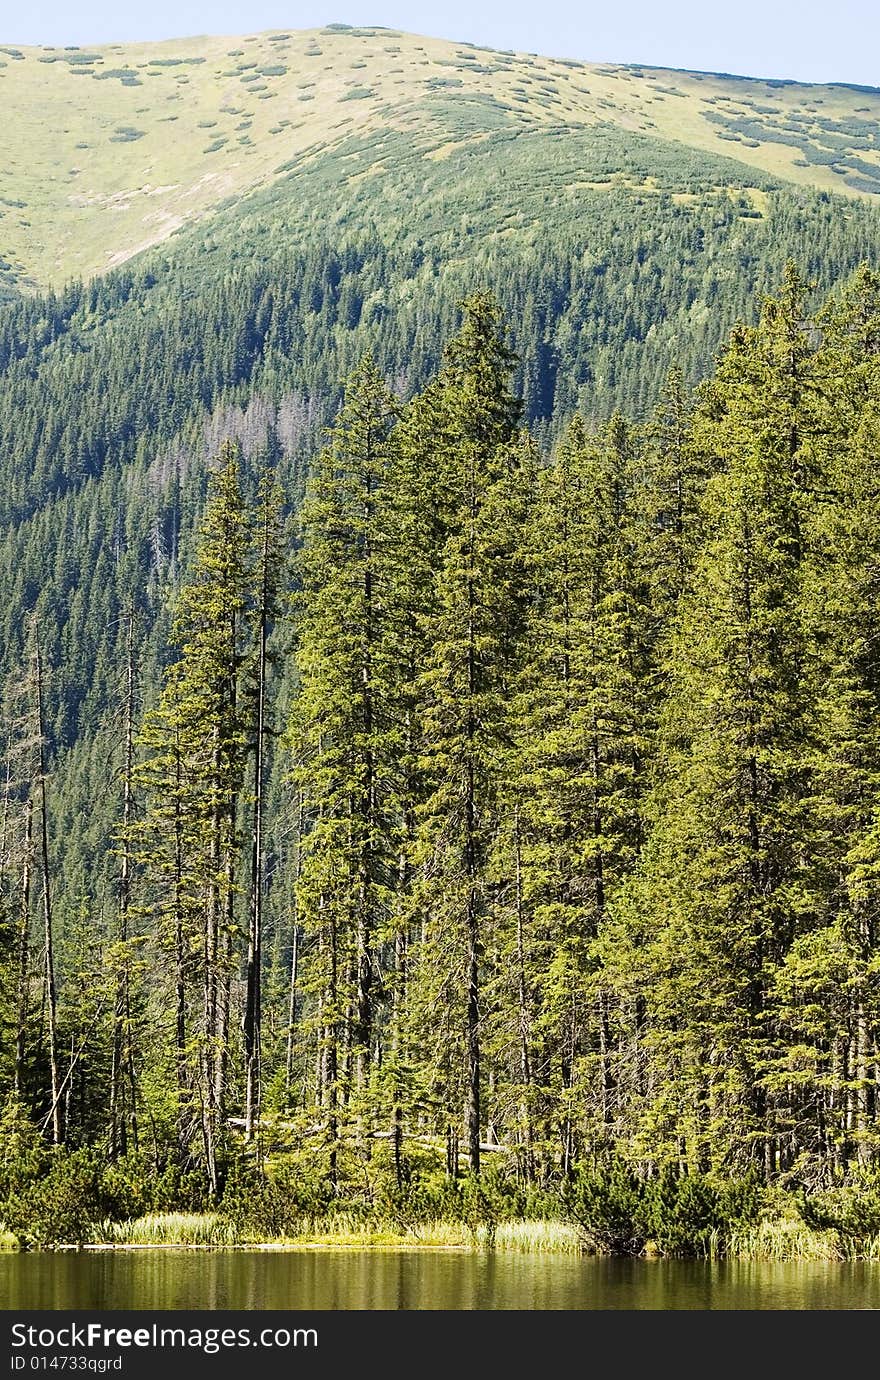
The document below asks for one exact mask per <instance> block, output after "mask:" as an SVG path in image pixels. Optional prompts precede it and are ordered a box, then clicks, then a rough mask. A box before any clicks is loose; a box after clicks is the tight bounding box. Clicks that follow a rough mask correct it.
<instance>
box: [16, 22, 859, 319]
mask: <svg viewBox="0 0 880 1380" xmlns="http://www.w3.org/2000/svg"><path fill="white" fill-rule="evenodd" d="M0 64H2V65H0V110H3V111H4V112H5V113H6V118H5V119H4V120H3V121H2V123H0V169H2V178H3V196H2V199H0V295H2V294H5V293H8V291H9V290H10V288H11V287H12V286H13V285H14V284H17V285H18V286H19V287H21V286H33V285H48V284H58V283H61V282H63V281H64V280H66V279H68V278H69V277H71V276H80V275H82V276H90V275H92V274H95V273H101V272H103V271H105V270H107V269H110V268H113V267H114V266H116V265H118V264H121V263H122V262H124V261H125V260H127V259H129V258H130V257H131V256H132V255H135V254H137V253H138V252H139V251H141V250H143V249H146V248H149V247H150V246H152V245H155V244H158V243H160V242H162V241H163V240H165V239H167V237H168V236H169V235H171V234H172V233H173V232H174V231H175V230H177V229H179V228H180V227H181V226H185V225H187V224H189V223H192V222H194V221H198V220H199V219H201V218H203V217H204V216H206V215H207V214H209V213H211V212H213V211H216V210H217V209H218V208H219V207H222V206H223V205H224V204H228V203H229V201H230V199H231V198H240V197H242V196H243V195H247V194H249V193H253V192H254V191H255V190H256V189H260V188H265V187H266V186H267V185H271V184H272V183H273V182H275V181H276V180H278V179H280V178H283V177H284V176H285V174H286V173H287V172H289V171H290V169H291V167H296V168H297V169H305V168H307V167H308V166H309V165H310V164H312V163H314V162H315V161H318V160H320V161H322V162H324V164H325V165H326V160H327V158H328V156H331V157H335V159H336V160H337V172H338V173H339V174H341V173H342V172H343V170H345V168H346V163H345V160H346V159H347V158H349V156H350V152H351V150H350V141H351V139H352V138H353V137H356V138H357V139H359V140H367V141H369V140H371V139H372V140H375V139H377V138H378V136H379V135H380V134H387V135H390V136H394V135H398V136H402V138H403V139H404V140H405V142H406V145H407V148H408V150H409V153H410V155H411V157H413V158H414V159H418V160H420V161H421V162H422V164H423V165H424V169H425V172H426V175H429V174H430V173H431V172H432V171H434V165H437V164H439V165H440V166H441V167H442V165H443V164H444V163H446V162H448V160H449V159H450V157H453V156H454V155H456V154H459V153H462V152H467V153H468V154H469V155H473V156H477V157H480V156H483V157H485V158H487V159H494V157H495V155H496V154H497V148H496V147H493V145H492V143H491V140H492V136H493V134H497V133H499V132H507V133H509V134H517V133H531V134H540V133H545V132H550V131H558V130H560V129H564V130H566V131H567V132H570V133H571V134H573V135H578V134H579V135H582V136H583V137H584V139H585V142H586V144H587V145H589V141H590V137H591V136H593V135H595V133H596V132H597V131H602V130H605V131H608V130H610V131H616V132H617V133H618V135H624V136H631V135H635V134H639V135H643V136H644V135H649V136H652V137H653V138H655V139H657V140H663V141H670V142H671V143H672V144H673V145H674V146H675V147H676V148H677V149H678V150H679V153H680V154H681V155H684V154H685V153H686V151H687V150H690V151H691V153H693V151H696V152H697V154H699V155H700V156H704V155H707V154H708V155H715V156H720V155H726V156H728V158H730V157H731V156H732V158H733V159H735V160H736V163H737V164H738V165H739V166H738V168H737V169H736V170H735V172H734V173H733V174H732V175H731V174H730V173H728V174H727V177H728V178H729V182H730V183H732V184H734V185H736V186H738V187H743V186H748V185H749V184H752V185H753V186H754V188H755V191H756V208H757V209H758V210H760V190H761V189H762V188H763V187H765V186H766V184H767V182H768V179H769V180H770V181H772V182H775V183H780V182H781V183H793V184H800V185H804V186H811V187H816V188H819V189H824V190H827V191H839V192H842V193H844V194H846V195H848V196H852V197H870V196H873V195H877V194H880V133H878V121H880V91H877V90H864V89H854V88H849V87H844V86H804V85H798V84H795V83H789V82H784V81H779V82H773V81H751V80H745V79H738V78H733V77H723V76H711V75H705V74H700V73H684V72H669V71H664V70H660V69H650V68H634V67H610V66H607V65H597V64H590V63H577V62H572V61H568V60H565V61H562V60H553V59H551V58H544V57H536V56H533V55H528V54H513V53H497V52H492V51H489V50H484V49H480V48H475V47H471V46H469V45H465V44H456V43H453V42H448V41H446V40H439V39H430V38H422V37H417V36H413V35H406V34H400V33H397V32H395V31H392V30H387V29H345V28H342V27H330V28H326V29H322V30H312V31H308V32H292V33H289V34H287V33H268V34H259V35H254V36H251V37H246V38H241V39H230V38H193V39H187V40H181V39H175V40H173V41H169V42H166V43H160V44H142V45H126V46H121V45H115V46H112V47H107V48H96V49H89V50H85V49H66V48H65V49H60V48H42V49H26V48H13V47H9V46H7V47H4V48H0ZM682 146H684V147H682ZM376 152H377V157H376V158H375V159H374V160H373V161H372V163H371V164H370V165H368V166H367V167H366V168H360V169H359V173H360V174H362V175H363V176H365V177H372V178H375V177H379V176H381V175H382V174H391V173H393V172H394V167H395V165H394V164H392V163H391V162H389V161H384V162H383V158H382V150H381V148H378V147H377V150H376ZM622 176H625V174H622V173H621V172H620V170H619V169H614V168H611V169H609V168H607V167H605V168H603V167H601V166H599V167H598V168H597V166H596V165H595V164H594V163H593V162H591V161H590V159H589V158H587V157H585V158H584V159H583V162H582V166H581V167H580V168H579V169H578V170H577V172H576V175H574V176H570V177H569V179H568V181H567V182H566V183H565V184H564V190H565V192H566V194H567V195H572V194H577V191H578V190H579V189H580V190H590V189H600V190H601V189H605V188H610V187H612V186H613V185H614V178H615V177H617V180H618V181H619V180H620V178H621V177H622ZM719 185H723V183H721V184H719ZM641 186H642V189H643V191H644V192H645V194H647V195H650V194H651V192H652V190H654V184H653V180H652V173H651V172H650V171H649V172H647V173H646V174H645V176H644V178H643V180H642V183H641ZM351 189H352V190H355V188H351ZM557 190H560V186H559V185H558V184H557Z"/></svg>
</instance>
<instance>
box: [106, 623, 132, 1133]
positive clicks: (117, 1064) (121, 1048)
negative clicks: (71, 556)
mask: <svg viewBox="0 0 880 1380" xmlns="http://www.w3.org/2000/svg"><path fill="white" fill-rule="evenodd" d="M134 715H135V668H134V614H133V612H132V611H131V610H129V613H128V619H127V628H126V665H125V716H124V729H123V732H124V741H123V754H124V757H123V782H122V857H121V859H120V865H119V886H118V930H117V935H118V940H119V945H120V958H119V972H118V975H117V981H116V1001H115V1008H114V1016H113V1056H112V1064H111V1069H110V1155H111V1158H113V1157H115V1156H116V1155H117V1154H120V1155H124V1154H125V1153H126V1150H127V1149H128V1127H129V1126H130V1128H131V1141H132V1146H133V1148H134V1149H135V1150H137V1146H138V1131H137V1106H136V1086H135V1076H134V1051H133V1049H132V1032H131V974H130V971H129V961H128V951H127V947H126V946H127V944H128V919H129V908H130V904H131V823H132V816H133V810H134V787H133V778H134ZM126 1083H127V1085H128V1086H127V1088H126V1087H125V1084H126ZM126 1101H127V1102H128V1108H127V1111H126V1108H125V1102H126Z"/></svg>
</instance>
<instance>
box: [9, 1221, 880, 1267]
mask: <svg viewBox="0 0 880 1380" xmlns="http://www.w3.org/2000/svg"><path fill="white" fill-rule="evenodd" d="M23 1249H33V1248H28V1246H25V1245H23V1243H22V1241H21V1239H19V1238H18V1236H17V1235H15V1234H14V1232H11V1231H8V1230H7V1228H6V1227H4V1224H3V1223H0V1252H18V1250H23ZM37 1249H46V1250H80V1249H81V1250H334V1249H338V1250H461V1252H481V1253H486V1252H498V1253H499V1254H523V1256H526V1254H557V1256H559V1254H566V1256H588V1254H596V1253H597V1252H594V1250H592V1249H590V1248H589V1246H588V1243H586V1242H585V1238H583V1235H582V1234H581V1232H579V1231H578V1230H577V1228H575V1227H574V1225H572V1224H570V1223H566V1221H560V1220H552V1219H513V1220H508V1221H499V1223H495V1224H486V1223H480V1224H476V1225H473V1224H469V1223H466V1221H454V1220H448V1219H440V1220H436V1221H423V1223H411V1224H404V1223H401V1221H396V1220H393V1219H390V1217H375V1219H374V1220H372V1221H364V1220H363V1217H360V1216H357V1214H354V1213H346V1212H338V1213H332V1214H327V1216H324V1217H303V1219H302V1223H301V1225H299V1228H298V1230H297V1231H295V1232H290V1234H286V1235H279V1236H269V1238H257V1236H248V1234H246V1232H240V1231H237V1230H236V1225H234V1223H233V1221H230V1220H229V1219H226V1217H223V1216H222V1214H221V1213H179V1212H168V1213H149V1214H145V1216H142V1217H134V1219H128V1220H126V1221H103V1223H99V1224H95V1225H94V1227H92V1230H91V1234H90V1235H88V1238H87V1239H84V1241H83V1242H81V1243H79V1245H74V1243H58V1245H55V1246H44V1248H37ZM641 1259H651V1260H658V1259H672V1257H663V1254H662V1253H661V1252H658V1250H657V1249H652V1243H651V1242H648V1243H647V1246H646V1249H644V1250H643V1252H641ZM705 1259H706V1260H731V1261H767V1263H775V1264H785V1263H788V1264H792V1263H806V1261H817V1263H818V1261H829V1263H841V1264H843V1263H851V1261H872V1263H880V1234H879V1235H876V1236H869V1238H857V1236H848V1235H846V1234H844V1232H841V1231H839V1230H836V1228H826V1230H819V1228H815V1227H810V1225H807V1224H806V1223H803V1221H800V1220H797V1219H794V1217H766V1219H761V1220H760V1221H757V1223H754V1224H753V1225H749V1227H742V1228H735V1230H732V1231H731V1232H730V1234H728V1235H727V1236H726V1238H723V1239H721V1238H720V1236H716V1235H713V1239H712V1243H710V1249H709V1250H708V1252H706V1254H705Z"/></svg>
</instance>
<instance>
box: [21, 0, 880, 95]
mask: <svg viewBox="0 0 880 1380" xmlns="http://www.w3.org/2000/svg"><path fill="white" fill-rule="evenodd" d="M10 9H11V6H10V7H9V8H7V4H6V3H4V0H0V43H25V44H28V43H32V44H41V43H42V44H65V43H80V44H82V43H100V42H108V43H110V42H114V41H117V42H122V41H126V40H131V39H153V38H172V37H179V36H181V35H186V34H203V33H217V34H246V33H256V32H258V31H259V30H260V29H272V28H276V29H277V28H311V27H313V26H316V25H320V24H326V23H329V22H337V23H347V24H383V25H385V26H386V27H388V28H402V29H407V30H409V31H411V32H414V33H423V34H433V35H436V36H438V37H444V38H452V39H465V40H469V41H470V42H473V43H485V44H489V45H491V46H493V47H497V48H516V49H522V50H525V51H527V52H539V53H545V54H548V55H551V56H556V57H577V58H585V59H587V60H595V61H602V62H639V63H645V64H653V65H655V66H661V67H662V66H668V67H690V68H697V69H702V70H708V71H727V72H736V73H740V74H743V75H747V76H770V77H792V78H795V79H797V80H800V81H846V82H854V83H858V84H862V85H877V86H880V4H878V0H823V2H822V3H819V0H801V3H796V2H795V0H729V3H728V4H722V3H720V0H528V3H527V0H128V3H125V0H122V2H121V3H120V0H30V3H25V4H23V5H21V6H16V7H15V11H14V13H10V12H9V10H10ZM3 11H5V13H3Z"/></svg>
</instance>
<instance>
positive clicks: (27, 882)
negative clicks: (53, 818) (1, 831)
mask: <svg viewBox="0 0 880 1380" xmlns="http://www.w3.org/2000/svg"><path fill="white" fill-rule="evenodd" d="M33 848H34V805H33V801H32V800H31V798H30V795H29V796H28V798H27V800H26V801H25V806H24V846H23V853H22V863H21V896H20V901H19V920H18V1000H17V1003H16V1007H17V1013H18V1014H17V1021H18V1026H17V1029H16V1032H15V1075H14V1077H15V1082H14V1090H15V1095H16V1097H20V1096H21V1093H22V1089H23V1087H24V1061H25V1054H26V1039H27V1019H28V959H29V949H30V942H29V941H30V924H31V867H32V866H33Z"/></svg>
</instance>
